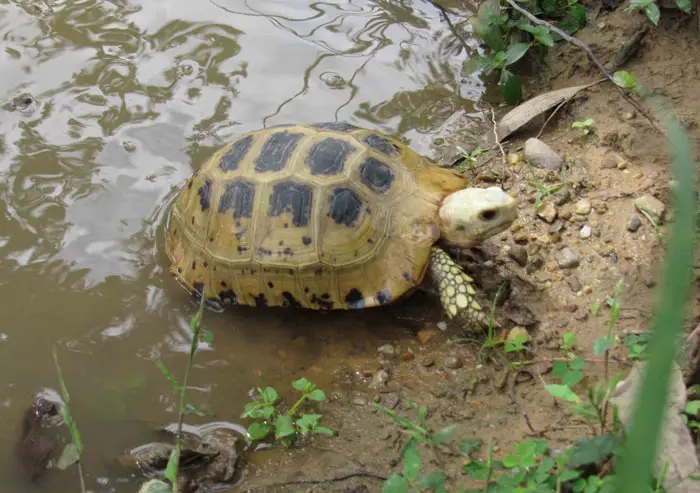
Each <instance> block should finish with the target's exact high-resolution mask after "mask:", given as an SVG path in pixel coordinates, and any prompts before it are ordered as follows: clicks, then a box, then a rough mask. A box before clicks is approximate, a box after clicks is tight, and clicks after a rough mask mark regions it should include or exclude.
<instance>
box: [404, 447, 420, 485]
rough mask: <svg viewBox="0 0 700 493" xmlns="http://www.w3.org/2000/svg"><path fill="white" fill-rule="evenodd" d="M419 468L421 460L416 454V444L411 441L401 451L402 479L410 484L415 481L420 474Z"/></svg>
mask: <svg viewBox="0 0 700 493" xmlns="http://www.w3.org/2000/svg"><path fill="white" fill-rule="evenodd" d="M420 467H421V459H420V454H419V453H418V442H417V441H416V440H411V441H410V442H408V444H407V445H406V448H405V449H404V451H403V475H404V477H405V478H406V479H407V480H408V481H410V482H413V481H415V480H416V479H418V475H419V474H420Z"/></svg>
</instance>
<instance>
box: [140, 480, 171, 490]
mask: <svg viewBox="0 0 700 493" xmlns="http://www.w3.org/2000/svg"><path fill="white" fill-rule="evenodd" d="M172 491H173V489H172V487H171V486H170V485H169V484H168V483H166V482H165V481H161V480H160V479H151V480H150V481H148V482H147V483H144V484H143V485H141V489H139V493H172Z"/></svg>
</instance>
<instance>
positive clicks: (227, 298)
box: [219, 283, 238, 305]
mask: <svg viewBox="0 0 700 493" xmlns="http://www.w3.org/2000/svg"><path fill="white" fill-rule="evenodd" d="M222 284H223V283H222ZM219 299H220V300H221V301H222V302H223V303H226V304H227V305H236V304H237V303H238V299H237V298H236V293H234V292H233V290H232V289H229V290H227V291H221V292H220V293H219Z"/></svg>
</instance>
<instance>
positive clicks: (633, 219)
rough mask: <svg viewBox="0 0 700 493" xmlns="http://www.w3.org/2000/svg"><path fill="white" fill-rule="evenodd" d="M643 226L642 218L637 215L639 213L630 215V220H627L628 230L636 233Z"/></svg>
mask: <svg viewBox="0 0 700 493" xmlns="http://www.w3.org/2000/svg"><path fill="white" fill-rule="evenodd" d="M641 226H642V220H641V219H639V216H637V215H632V216H630V218H629V220H628V221H627V231H630V232H632V233H635V232H636V231H637V230H638V229H639V228H640V227H641Z"/></svg>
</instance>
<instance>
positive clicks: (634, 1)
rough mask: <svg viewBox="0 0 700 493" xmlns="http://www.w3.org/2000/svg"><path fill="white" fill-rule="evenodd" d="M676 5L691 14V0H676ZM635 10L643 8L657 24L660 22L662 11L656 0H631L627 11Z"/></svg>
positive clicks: (648, 16) (648, 17)
mask: <svg viewBox="0 0 700 493" xmlns="http://www.w3.org/2000/svg"><path fill="white" fill-rule="evenodd" d="M676 5H677V6H678V8H679V9H681V10H682V11H683V12H685V13H686V14H690V7H691V3H690V0H676ZM634 10H643V11H644V13H645V14H646V16H647V19H649V20H650V21H651V22H652V23H654V25H655V26H656V25H658V24H659V19H660V18H661V11H660V10H659V7H658V5H656V2H655V0H630V4H629V5H628V6H627V7H626V8H625V12H632V11H634Z"/></svg>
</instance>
